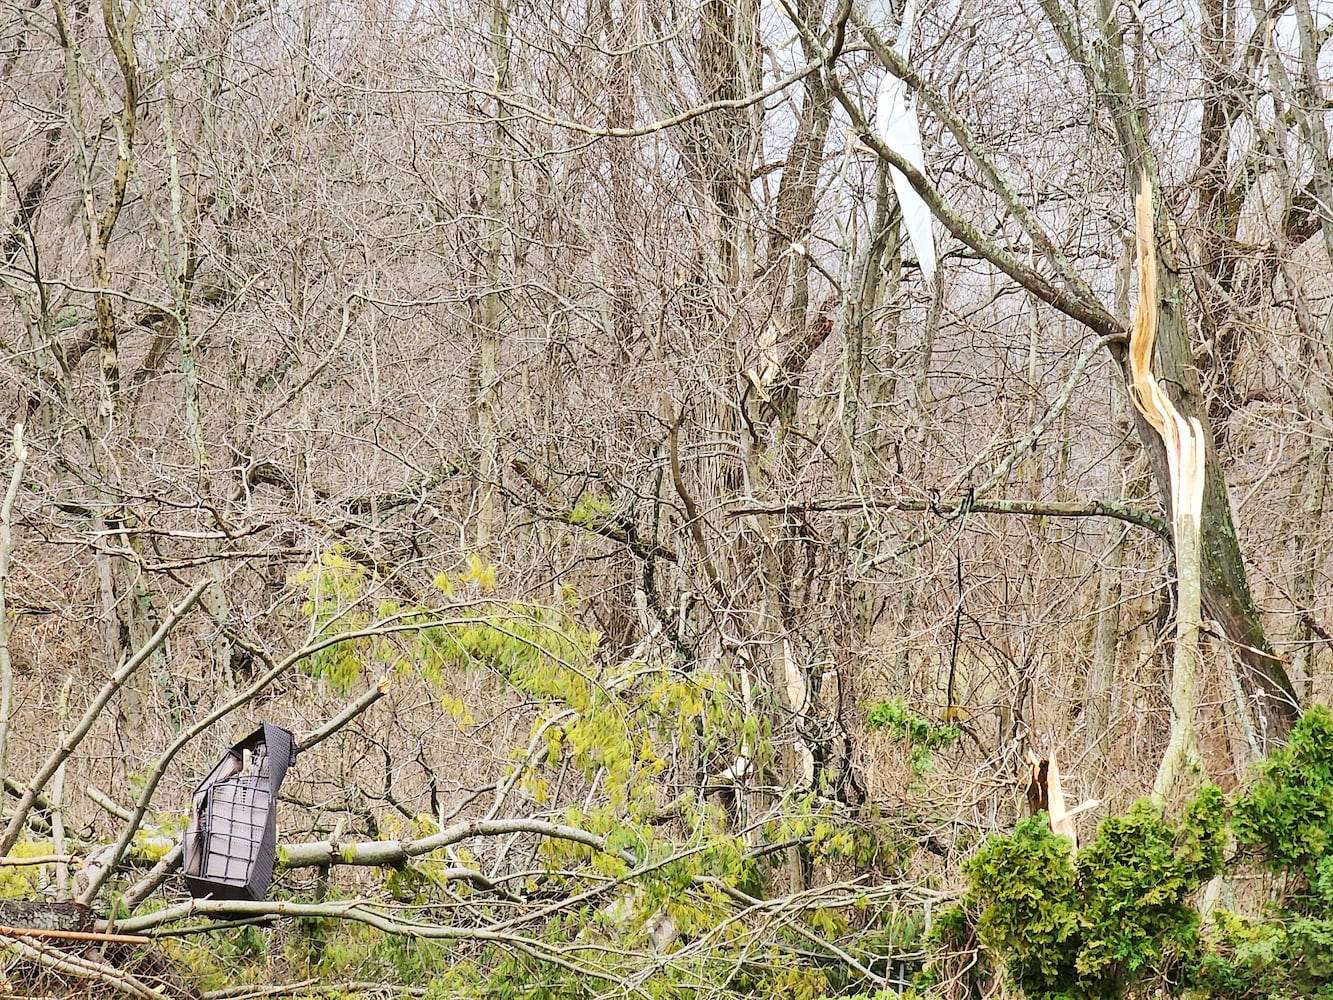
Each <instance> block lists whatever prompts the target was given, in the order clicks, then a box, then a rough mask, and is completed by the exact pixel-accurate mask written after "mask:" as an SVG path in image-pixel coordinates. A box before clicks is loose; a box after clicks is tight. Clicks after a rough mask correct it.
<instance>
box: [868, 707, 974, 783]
mask: <svg viewBox="0 0 1333 1000" xmlns="http://www.w3.org/2000/svg"><path fill="white" fill-rule="evenodd" d="M866 724H867V725H868V726H869V727H870V728H871V729H876V730H880V731H882V732H884V733H887V734H888V735H889V736H890V737H892V738H893V739H894V740H896V741H898V742H900V743H903V744H905V745H906V746H907V747H908V752H909V754H910V757H911V761H912V773H913V774H915V775H917V776H918V777H920V776H921V775H925V774H929V773H930V771H931V770H932V769H933V768H934V766H935V762H934V754H935V751H937V750H941V749H943V748H944V747H948V746H952V745H953V744H954V743H957V742H958V737H959V734H960V730H959V728H958V727H957V726H954V725H946V724H943V723H938V722H931V721H930V720H929V719H926V718H923V717H922V716H920V715H917V714H916V713H915V712H913V711H912V710H911V709H909V708H908V707H907V704H906V703H905V702H904V701H903V700H902V699H901V698H894V699H892V700H891V701H882V702H880V703H879V704H878V705H875V706H874V707H873V708H871V709H870V711H869V713H867V715H866Z"/></svg>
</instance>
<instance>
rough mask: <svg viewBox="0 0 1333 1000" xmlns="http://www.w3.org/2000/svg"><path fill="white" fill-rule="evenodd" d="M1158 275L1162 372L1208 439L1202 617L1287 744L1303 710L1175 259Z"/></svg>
mask: <svg viewBox="0 0 1333 1000" xmlns="http://www.w3.org/2000/svg"><path fill="white" fill-rule="evenodd" d="M1159 249H1160V248H1159ZM1158 276H1159V277H1158V280H1159V288H1160V291H1159V297H1158V301H1159V306H1160V310H1159V325H1158V334H1157V356H1156V371H1157V375H1158V378H1159V380H1160V381H1161V382H1162V383H1163V385H1164V387H1165V389H1166V392H1167V395H1168V396H1169V397H1170V398H1171V401H1172V402H1173V403H1174V404H1175V406H1176V408H1177V409H1178V410H1179V411H1180V413H1181V415H1182V416H1184V417H1186V418H1187V419H1188V418H1190V417H1194V418H1196V419H1197V420H1199V422H1200V424H1201V425H1202V426H1203V431H1204V439H1205V440H1206V441H1207V445H1208V452H1207V465H1206V472H1205V476H1206V478H1205V485H1204V495H1203V515H1202V521H1201V526H1200V527H1201V538H1200V545H1201V565H1200V572H1201V580H1200V587H1201V595H1202V605H1203V616H1204V619H1205V620H1207V621H1211V622H1212V623H1214V624H1215V626H1216V628H1217V630H1218V631H1220V632H1221V635H1222V637H1223V638H1222V641H1224V642H1228V643H1230V644H1231V645H1232V647H1233V648H1234V649H1235V651H1236V653H1237V654H1238V657H1239V661H1240V662H1241V663H1242V664H1243V669H1242V676H1241V683H1242V686H1243V687H1244V689H1245V692H1246V694H1247V696H1248V697H1249V700H1250V707H1251V711H1252V713H1253V715H1254V721H1255V724H1256V728H1257V730H1258V733H1259V736H1260V738H1261V740H1262V741H1263V743H1264V744H1265V745H1266V746H1268V745H1272V744H1275V743H1280V742H1281V741H1282V740H1283V739H1284V738H1285V736H1286V734H1287V732H1288V731H1289V730H1290V729H1291V727H1292V726H1293V725H1295V723H1296V720H1297V719H1298V718H1299V717H1300V706H1299V701H1298V700H1297V698H1296V692H1295V690H1294V689H1293V688H1292V686H1291V681H1290V680H1289V679H1288V677H1287V672H1286V669H1285V667H1284V666H1283V663H1282V661H1281V660H1280V659H1278V657H1277V656H1276V655H1274V653H1273V650H1272V647H1271V646H1270V645H1269V643H1268V639H1267V638H1266V636H1265V635H1264V629H1263V624H1262V622H1261V621H1260V618H1259V610H1258V608H1257V607H1256V606H1255V603H1254V598H1253V597H1252V596H1251V594H1250V586H1249V582H1248V580H1247V578H1246V575H1245V562H1244V557H1243V556H1242V555H1241V550H1240V540H1239V539H1238V538H1237V537H1236V529H1235V526H1234V524H1233V523H1232V520H1231V504H1230V499H1229V497H1228V493H1227V485H1226V477H1225V472H1224V470H1223V467H1222V464H1221V462H1220V461H1219V460H1218V456H1217V449H1216V447H1215V446H1214V443H1213V434H1212V429H1211V427H1210V425H1209V423H1208V412H1207V406H1206V404H1205V402H1204V399H1203V393H1202V391H1201V389H1200V386H1199V380H1198V376H1197V373H1196V371H1195V368H1194V365H1193V362H1192V358H1191V356H1190V350H1189V338H1188V333H1187V326H1186V323H1187V320H1186V317H1185V316H1184V314H1183V311H1182V309H1181V308H1180V303H1181V302H1182V301H1183V298H1184V289H1183V288H1182V287H1181V284H1180V280H1179V275H1178V274H1177V273H1176V271H1175V270H1174V269H1173V268H1172V266H1171V264H1170V263H1168V262H1166V261H1162V262H1161V263H1160V264H1159V269H1158ZM1115 350H1116V356H1117V359H1118V360H1119V361H1120V362H1121V365H1122V370H1123V371H1124V373H1125V378H1126V382H1127V383H1128V382H1129V381H1130V376H1129V356H1128V352H1127V350H1126V349H1125V348H1124V347H1123V345H1116V348H1115ZM1135 424H1136V426H1137V428H1138V432H1139V438H1140V440H1141V441H1142V442H1143V445H1144V448H1145V450H1146V453H1147V456H1148V460H1149V464H1150V466H1151V468H1152V471H1153V478H1154V479H1155V480H1156V481H1157V484H1158V488H1159V490H1160V492H1161V495H1162V497H1163V502H1164V503H1166V504H1167V506H1168V507H1169V506H1170V494H1171V490H1170V482H1171V476H1170V472H1169V469H1168V466H1167V460H1166V451H1165V449H1164V448H1163V446H1162V442H1161V439H1160V438H1159V437H1158V435H1157V433H1156V431H1154V430H1153V428H1152V427H1151V426H1149V425H1148V423H1147V422H1146V421H1145V420H1144V419H1143V418H1142V416H1140V415H1138V414H1136V415H1135ZM1171 513H1174V512H1171Z"/></svg>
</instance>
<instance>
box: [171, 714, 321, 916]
mask: <svg viewBox="0 0 1333 1000" xmlns="http://www.w3.org/2000/svg"><path fill="white" fill-rule="evenodd" d="M295 759H296V743H295V740H294V739H293V738H292V734H291V733H289V732H288V731H287V730H285V729H283V728H281V727H279V726H272V725H269V724H267V723H265V724H264V725H263V726H261V727H260V728H259V729H258V730H256V731H255V732H254V733H252V734H251V735H250V736H248V737H246V738H245V739H244V740H242V741H241V742H240V743H237V744H236V745H235V746H234V747H232V748H231V749H230V750H229V751H227V753H226V754H225V755H224V756H223V757H222V759H221V760H220V761H218V763H217V766H216V767H214V768H213V770H212V771H211V772H210V773H209V775H208V777H207V778H205V779H204V780H203V781H202V782H201V783H200V784H199V787H198V788H196V789H195V791H194V810H193V813H192V815H191V817H190V826H189V829H188V830H187V831H186V834H185V883H186V885H187V886H188V887H189V889H190V893H191V894H192V895H194V896H196V897H205V896H212V897H214V898H216V899H254V900H258V899H263V898H264V894H265V893H266V892H267V891H268V885H269V882H270V881H272V878H273V863H274V860H275V857H276V854H277V842H278V837H277V804H278V786H279V785H281V784H282V779H283V777H284V776H285V775H286V773H287V768H288V767H289V766H291V764H292V763H293V762H294V761H295Z"/></svg>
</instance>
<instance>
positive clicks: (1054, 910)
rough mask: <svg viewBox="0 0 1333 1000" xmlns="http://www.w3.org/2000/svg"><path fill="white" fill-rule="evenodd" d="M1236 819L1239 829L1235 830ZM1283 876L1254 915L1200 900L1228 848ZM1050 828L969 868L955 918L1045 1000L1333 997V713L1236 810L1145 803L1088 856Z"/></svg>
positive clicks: (1038, 828) (1319, 717)
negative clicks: (1176, 812) (1170, 810)
mask: <svg viewBox="0 0 1333 1000" xmlns="http://www.w3.org/2000/svg"><path fill="white" fill-rule="evenodd" d="M1228 814H1230V819H1229V822H1228ZM1228 835H1230V836H1231V837H1232V838H1234V841H1235V843H1236V844H1237V845H1239V846H1240V847H1242V848H1243V849H1244V850H1243V851H1242V852H1241V853H1239V854H1238V855H1237V856H1236V857H1234V858H1231V859H1230V860H1229V862H1227V863H1228V864H1229V865H1230V866H1231V867H1230V870H1229V874H1236V873H1238V868H1237V866H1240V865H1243V864H1244V863H1245V862H1246V860H1247V859H1248V858H1253V859H1255V860H1256V861H1257V862H1258V863H1259V864H1260V865H1261V866H1262V867H1263V868H1264V869H1266V870H1268V871H1269V872H1272V873H1274V874H1275V875H1277V876H1278V878H1277V879H1276V880H1275V882H1274V888H1275V890H1276V891H1275V894H1274V896H1273V902H1272V905H1271V906H1270V907H1269V908H1268V909H1267V910H1266V911H1265V912H1263V913H1261V914H1258V915H1249V916H1243V915H1239V914H1235V913H1230V912H1227V911H1225V910H1219V911H1216V912H1213V913H1210V914H1209V918H1208V920H1207V922H1206V924H1205V923H1204V921H1203V918H1202V916H1201V914H1200V912H1199V910H1198V909H1197V907H1196V905H1195V901H1194V899H1193V898H1192V897H1193V896H1194V894H1195V893H1196V892H1197V890H1198V889H1199V888H1200V887H1201V886H1202V885H1203V884H1204V883H1205V882H1207V881H1208V880H1209V879H1211V878H1212V877H1213V876H1215V875H1217V874H1219V873H1221V872H1222V871H1223V870H1224V857H1223V847H1224V844H1225V843H1226V840H1227V837H1228ZM1071 848H1072V845H1071V844H1070V843H1069V841H1068V840H1066V839H1065V838H1063V837H1057V836H1055V835H1054V834H1053V833H1051V831H1050V829H1049V826H1048V824H1047V822H1046V820H1045V817H1043V816H1038V817H1036V818H1034V819H1031V820H1026V821H1024V822H1022V823H1019V824H1018V827H1017V829H1016V830H1015V831H1014V833H1013V834H1011V835H1006V836H996V837H992V838H991V839H990V840H988V841H987V842H986V844H985V845H984V846H983V847H982V849H981V850H980V851H978V852H977V854H976V855H975V856H974V857H973V858H972V859H971V860H970V861H968V862H967V863H966V864H965V865H964V874H965V875H966V876H967V878H968V880H969V883H970V886H969V889H968V891H967V893H966V895H965V897H964V903H963V906H962V908H960V909H959V910H958V911H954V912H953V913H951V914H950V915H949V921H950V923H949V927H950V928H951V933H950V940H951V942H953V943H954V945H955V946H956V944H957V942H958V941H964V940H966V939H967V936H968V932H969V931H971V932H975V934H976V935H977V936H978V937H979V938H980V940H981V942H982V944H983V945H984V946H985V948H986V949H988V950H989V951H990V952H991V953H992V954H993V955H995V956H996V957H997V958H999V959H1000V960H1002V961H1003V963H1004V964H1005V967H1006V969H1007V970H1008V973H1009V975H1010V978H1011V979H1012V981H1013V983H1014V985H1015V986H1017V987H1018V988H1019V989H1021V990H1022V991H1023V992H1024V993H1025V994H1026V995H1027V996H1029V997H1032V998H1034V1000H1038V998H1041V1000H1046V998H1049V1000H1056V998H1062V1000H1063V998H1070V1000H1085V998H1086V1000H1093V998H1114V997H1122V996H1127V995H1130V996H1133V995H1148V994H1153V995H1166V996H1179V995H1183V994H1186V993H1188V994H1190V995H1192V996H1198V997H1207V996H1215V997H1229V998H1239V1000H1250V998H1253V1000H1260V998H1272V1000H1287V998H1290V1000H1296V998H1305V997H1329V998H1333V715H1330V713H1329V711H1328V710H1327V709H1325V708H1322V707H1320V708H1315V709H1312V710H1311V711H1310V712H1308V713H1307V714H1306V716H1305V717H1304V718H1303V719H1302V720H1301V722H1300V723H1299V725H1297V726H1296V728H1295V729H1294V730H1293V731H1292V734H1291V737H1290V741H1289V742H1288V744H1287V746H1285V747H1283V748H1282V749H1281V750H1279V751H1277V752H1276V753H1274V754H1273V755H1272V757H1271V758H1270V759H1269V760H1267V761H1265V762H1264V763H1263V764H1261V765H1259V766H1258V767H1257V768H1256V774H1255V780H1254V782H1253V783H1252V784H1251V785H1250V786H1249V787H1248V788H1247V789H1245V790H1244V791H1243V792H1241V793H1240V794H1238V795H1237V796H1236V797H1235V799H1234V801H1233V802H1232V803H1231V804H1230V806H1228V803H1227V801H1226V799H1225V798H1224V796H1223V795H1222V793H1221V792H1220V791H1219V790H1218V789H1216V788H1214V787H1212V786H1206V787H1205V788H1203V789H1202V790H1200V792H1199V793H1198V795H1197V796H1196V797H1195V798H1194V799H1193V800H1192V801H1191V802H1190V803H1189V804H1188V805H1187V806H1186V808H1185V809H1184V811H1183V814H1182V815H1181V817H1180V819H1179V821H1178V822H1175V823H1172V822H1170V821H1168V820H1167V819H1165V818H1163V817H1162V816H1161V814H1160V813H1159V812H1158V811H1157V810H1156V809H1155V808H1154V807H1153V806H1152V805H1150V804H1148V803H1146V802H1141V803H1139V804H1138V805H1136V806H1134V807H1133V808H1132V809H1131V810H1130V811H1129V812H1128V813H1127V814H1126V815H1124V816H1118V817H1111V818H1109V819H1107V820H1105V821H1104V822H1103V823H1102V825H1101V827H1100V828H1099V830H1098V832H1097V838H1096V840H1094V841H1093V842H1092V843H1091V844H1090V845H1088V846H1087V847H1086V848H1084V849H1083V850H1082V851H1081V852H1079V854H1078V855H1077V857H1073V856H1071V855H1072V850H1071Z"/></svg>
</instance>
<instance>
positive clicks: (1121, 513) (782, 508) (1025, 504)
mask: <svg viewBox="0 0 1333 1000" xmlns="http://www.w3.org/2000/svg"><path fill="white" fill-rule="evenodd" d="M965 502H966V501H965ZM865 510H900V511H937V510H938V505H937V504H934V503H932V502H931V501H929V500H912V499H909V498H907V497H895V496H881V497H847V498H843V499H834V500H815V501H812V502H810V503H786V504H762V503H760V502H759V501H758V500H752V499H747V500H746V501H744V506H737V507H728V508H727V510H726V511H725V515H726V516H727V517H747V516H750V515H757V514H791V513H796V514H806V513H856V512H858V511H865ZM967 513H970V514H1021V515H1024V516H1027V517H1110V518H1115V519H1116V520H1118V521H1125V522H1127V523H1129V524H1134V525H1137V526H1139V527H1140V528H1146V529H1147V530H1148V531H1151V532H1152V533H1153V534H1154V535H1157V536H1158V537H1159V538H1163V539H1166V540H1167V541H1170V540H1171V527H1170V525H1168V524H1167V523H1166V521H1165V520H1163V519H1162V518H1160V517H1157V516H1156V515H1153V514H1149V513H1147V512H1146V511H1142V510H1138V509H1136V508H1134V507H1128V506H1126V505H1125V504H1122V503H1118V502H1116V501H1114V500H1087V501H1083V502H1081V503H1078V502H1075V503H1057V502H1047V501H1043V500H980V499H977V500H973V501H972V502H971V503H970V504H968V505H967Z"/></svg>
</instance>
